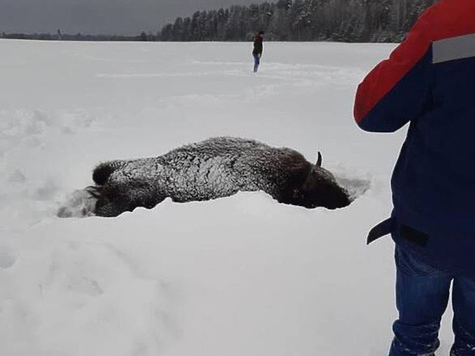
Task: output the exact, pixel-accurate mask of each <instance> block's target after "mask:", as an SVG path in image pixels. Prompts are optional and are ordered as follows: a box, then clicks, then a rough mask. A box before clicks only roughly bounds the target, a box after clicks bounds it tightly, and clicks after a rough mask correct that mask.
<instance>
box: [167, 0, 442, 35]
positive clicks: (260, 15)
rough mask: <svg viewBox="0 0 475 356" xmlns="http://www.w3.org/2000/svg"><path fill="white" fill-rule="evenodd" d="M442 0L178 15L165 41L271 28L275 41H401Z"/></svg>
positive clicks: (286, 4)
mask: <svg viewBox="0 0 475 356" xmlns="http://www.w3.org/2000/svg"><path fill="white" fill-rule="evenodd" d="M436 1H437V0H278V1H277V2H274V3H269V2H264V3H261V4H252V5H249V6H231V7H230V8H228V9H223V8H221V9H219V10H211V11H197V12H195V13H194V14H193V15H192V16H191V17H186V18H181V17H178V18H177V19H176V20H175V22H174V23H170V24H167V25H165V26H164V27H163V28H162V30H161V31H160V32H159V33H158V39H159V40H161V41H244V40H249V39H251V38H252V36H253V35H254V33H255V32H257V31H259V30H263V31H265V32H266V39H267V40H274V41H347V42H398V41H401V40H402V39H403V38H404V36H405V34H406V33H407V31H408V30H409V29H410V27H411V26H412V25H413V24H414V22H415V21H416V19H417V18H418V16H419V15H420V14H421V13H422V12H423V11H424V10H425V9H426V8H427V7H429V6H430V5H432V4H434V3H435V2H436Z"/></svg>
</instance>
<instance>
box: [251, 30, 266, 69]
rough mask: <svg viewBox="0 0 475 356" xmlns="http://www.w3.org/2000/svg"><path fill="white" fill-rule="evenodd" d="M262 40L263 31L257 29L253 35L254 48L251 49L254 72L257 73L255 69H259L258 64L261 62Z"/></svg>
mask: <svg viewBox="0 0 475 356" xmlns="http://www.w3.org/2000/svg"><path fill="white" fill-rule="evenodd" d="M263 41H264V31H259V32H258V33H257V34H256V35H255V36H254V50H253V51H252V55H253V56H254V73H257V70H258V69H259V64H260V63H261V57H262V50H263V47H264V46H263V44H262V42H263Z"/></svg>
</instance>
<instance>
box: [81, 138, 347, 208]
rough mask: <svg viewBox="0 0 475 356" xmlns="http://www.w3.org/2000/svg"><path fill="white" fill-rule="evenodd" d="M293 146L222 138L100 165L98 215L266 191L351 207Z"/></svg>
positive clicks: (285, 199)
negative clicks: (165, 201)
mask: <svg viewBox="0 0 475 356" xmlns="http://www.w3.org/2000/svg"><path fill="white" fill-rule="evenodd" d="M321 163H322V158H321V155H320V153H319V158H318V161H317V163H316V164H315V165H313V164H311V163H309V162H308V161H307V160H306V159H305V158H304V157H303V156H302V155H301V154H300V153H298V152H297V151H294V150H291V149H289V148H274V147H270V146H268V145H265V144H263V143H260V142H257V141H253V140H246V139H241V138H231V137H218V138H212V139H209V140H206V141H203V142H199V143H194V144H190V145H186V146H183V147H180V148H177V149H175V150H172V151H170V152H168V153H167V154H164V155H163V156H158V157H155V158H143V159H135V160H120V161H111V162H106V163H102V164H100V165H99V166H97V167H96V169H95V170H94V173H93V180H94V182H95V183H96V186H94V187H89V188H88V189H87V191H88V192H89V194H90V195H92V197H93V198H94V199H97V201H96V202H95V207H94V211H93V213H94V214H95V215H99V216H106V217H113V216H117V215H119V214H121V213H123V212H125V211H133V210H134V209H135V208H137V207H145V208H149V209H150V208H153V207H154V206H156V205H157V204H159V203H160V202H162V201H163V200H164V199H166V198H171V199H172V200H173V201H175V202H190V201H203V200H211V199H216V198H221V197H227V196H231V195H233V194H236V193H237V192H239V191H258V190H262V191H264V192H266V193H268V194H269V195H271V196H272V197H273V198H274V199H276V200H277V201H278V202H280V203H284V204H292V205H299V206H303V207H306V208H315V207H318V206H322V207H326V208H328V209H336V208H342V207H345V206H347V205H349V204H350V198H349V196H348V193H347V192H346V190H345V189H343V188H342V187H340V186H339V185H338V184H337V182H336V180H335V178H334V177H333V175H332V174H331V173H330V172H329V171H327V170H325V169H324V168H322V167H321Z"/></svg>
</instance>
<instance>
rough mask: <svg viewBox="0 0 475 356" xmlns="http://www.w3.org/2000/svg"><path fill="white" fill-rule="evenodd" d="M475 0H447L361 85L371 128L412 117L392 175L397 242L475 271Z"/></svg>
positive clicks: (450, 266)
mask: <svg viewBox="0 0 475 356" xmlns="http://www.w3.org/2000/svg"><path fill="white" fill-rule="evenodd" d="M474 14H475V1H473V0H442V1H440V2H438V3H437V4H435V5H434V6H432V7H431V8H429V9H428V10H427V11H426V12H425V13H424V14H423V15H422V16H421V17H420V19H419V20H418V21H417V23H416V24H415V26H414V27H413V29H412V30H411V31H410V33H409V34H408V35H407V37H406V39H405V41H404V42H403V43H401V45H399V46H398V47H397V48H396V49H395V50H394V52H393V53H392V54H391V56H390V58H389V59H388V60H386V61H383V62H382V63H380V64H379V65H378V66H377V67H376V68H374V69H373V70H372V71H371V73H370V74H368V76H367V77H366V78H365V79H364V81H363V82H362V83H361V84H360V85H359V87H358V91H357V95H356V100H355V119H356V121H357V123H358V125H359V126H360V127H361V128H362V129H363V130H367V131H373V132H393V131H396V130H398V129H400V128H401V127H403V126H404V125H405V124H406V123H408V122H409V123H410V126H409V130H408V134H407V138H406V141H405V143H404V145H403V147H402V150H401V154H400V157H399V160H398V162H397V164H396V167H395V170H394V173H393V177H392V190H393V203H394V210H393V214H392V217H393V224H392V225H391V230H392V231H391V232H392V234H393V238H394V239H395V241H396V243H399V244H401V245H402V246H406V247H407V248H411V249H414V250H415V251H416V252H418V253H420V255H421V257H422V258H425V259H426V260H427V262H428V263H431V264H432V265H435V266H436V267H439V268H441V269H444V270H447V271H450V272H453V273H454V274H461V275H469V276H475V18H474Z"/></svg>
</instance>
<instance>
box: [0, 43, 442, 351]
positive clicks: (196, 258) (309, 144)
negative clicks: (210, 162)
mask: <svg viewBox="0 0 475 356" xmlns="http://www.w3.org/2000/svg"><path fill="white" fill-rule="evenodd" d="M393 47H394V45H381V44H379V45H378V44H371V45H368V44H335V43H266V44H265V53H264V57H263V60H262V65H261V69H260V72H259V73H258V74H257V75H254V74H253V73H251V70H252V58H251V54H250V51H251V45H250V44H249V43H193V44H190V43H174V44H169V43H67V42H47V43H46V42H28V41H8V40H1V41H0V53H2V56H0V78H1V79H2V80H1V81H0V93H1V95H0V172H1V174H0V183H1V184H0V219H1V221H2V224H1V225H0V355H7V356H30V355H35V356H83V355H84V356H86V355H87V356H96V355H97V356H142V355H144V356H145V355H154V356H156V355H167V356H184V355H193V356H234V355H235V356H244V355H245V356H263V355H269V356H271V355H272V356H311V355H325V356H333V355H334V356H337V355H338V356H339V355H350V354H351V355H358V356H359V355H371V356H373V355H374V356H376V355H384V354H386V352H387V349H388V346H389V342H390V339H391V329H390V328H391V322H392V320H393V319H394V317H395V315H396V313H395V308H394V301H393V299H394V296H393V294H394V293H393V283H394V266H393V258H392V254H393V245H392V242H391V241H390V239H386V240H382V241H380V242H378V243H376V244H375V245H374V246H371V247H366V246H365V237H366V233H367V231H368V230H369V228H370V227H371V226H373V225H374V224H375V223H377V222H379V221H380V220H382V219H383V218H385V217H387V216H388V214H389V213H390V210H391V203H390V190H389V179H390V174H391V170H392V167H393V165H394V162H395V160H396V158H397V154H398V151H399V147H400V145H401V143H402V141H403V138H404V132H403V131H401V132H399V133H397V134H395V135H373V134H367V133H364V132H360V131H359V130H358V129H357V127H356V125H355V124H354V123H353V121H352V104H353V98H354V92H355V89H356V86H357V84H358V82H359V81H360V80H361V79H362V78H363V76H364V74H365V73H366V72H367V71H368V70H369V69H371V67H372V66H373V65H374V64H376V63H377V62H378V61H379V60H381V59H383V58H385V57H386V56H387V55H388V54H389V52H390V50H391V49H392V48H393ZM218 135H219V136H226V135H229V136H241V137H246V138H253V139H257V140H260V141H263V142H266V143H268V144H270V145H272V146H287V147H291V148H293V149H296V150H298V151H300V152H301V153H303V154H304V155H305V156H306V157H307V159H308V160H310V161H314V160H315V157H316V152H317V150H319V151H322V153H323V160H324V166H325V167H326V168H328V169H330V170H331V171H333V172H334V173H335V174H336V175H337V176H338V177H339V179H340V180H342V181H346V182H348V183H349V184H352V186H353V187H354V188H355V189H360V188H361V186H358V184H357V182H362V183H361V184H363V185H364V184H365V183H364V182H365V181H370V182H371V188H370V190H369V191H368V192H366V193H365V194H364V195H362V196H361V197H360V198H359V199H357V200H356V201H355V202H354V203H353V204H352V205H351V206H350V207H348V208H346V209H341V210H337V211H328V210H325V209H315V210H307V209H303V208H299V207H292V206H286V205H280V204H278V203H277V202H276V201H274V200H272V199H271V198H270V197H268V196H267V195H265V194H264V193H239V194H238V195H236V196H233V197H231V198H225V199H219V200H215V201H211V202H203V203H187V204H175V203H172V202H171V201H169V200H166V201H165V202H163V203H162V204H160V205H158V206H157V207H156V208H155V209H153V210H145V209H138V210H136V211H135V212H133V213H126V214H123V215H121V216H120V217H119V218H116V219H103V218H96V217H92V218H87V219H58V218H56V217H55V213H56V211H57V209H58V206H60V205H61V204H62V203H63V202H64V201H65V198H66V196H67V195H68V194H70V193H71V192H72V191H74V190H75V189H79V188H82V187H84V186H87V185H89V184H91V183H92V180H91V170H92V168H93V167H94V166H95V165H96V164H97V163H99V162H102V161H107V160H111V159H127V158H137V157H152V156H157V155H160V154H163V153H165V152H167V151H169V150H170V149H173V148H175V147H178V146H180V145H182V144H186V143H190V142H197V141H199V140H202V139H206V138H209V137H213V136H218ZM450 341H451V337H450V332H449V327H448V323H447V322H446V323H445V327H444V330H443V333H442V348H441V353H440V354H443V353H444V352H445V353H447V350H448V347H449V344H450Z"/></svg>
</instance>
